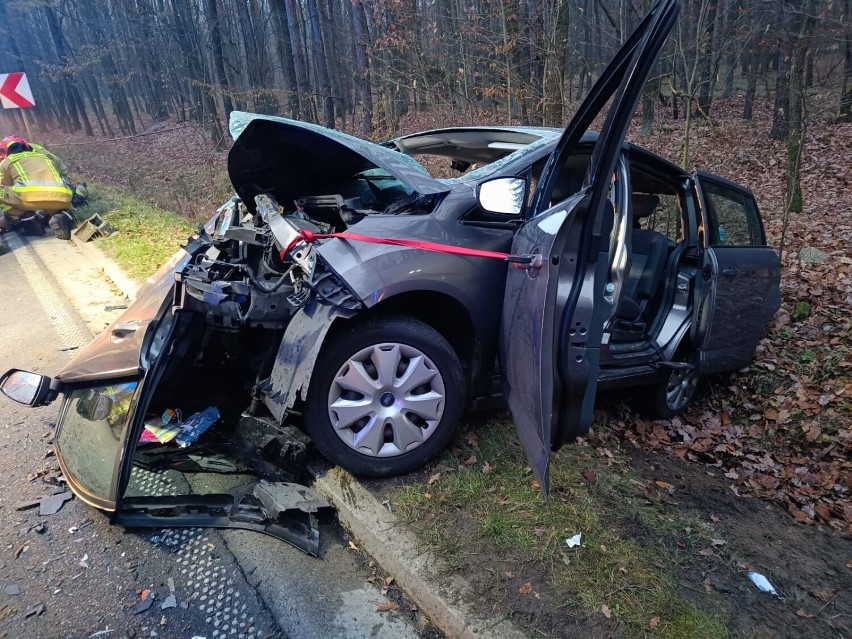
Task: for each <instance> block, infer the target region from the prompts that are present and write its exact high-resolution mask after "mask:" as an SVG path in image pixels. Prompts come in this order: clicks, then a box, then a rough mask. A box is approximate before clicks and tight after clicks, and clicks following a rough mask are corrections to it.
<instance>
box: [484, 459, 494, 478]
mask: <svg viewBox="0 0 852 639" xmlns="http://www.w3.org/2000/svg"><path fill="white" fill-rule="evenodd" d="M492 470H494V466H492V465H491V464H489V463H488V462H485V463H484V464H483V465H482V473H483V474H485V475H487V474H488V473H490V472H491V471H492Z"/></svg>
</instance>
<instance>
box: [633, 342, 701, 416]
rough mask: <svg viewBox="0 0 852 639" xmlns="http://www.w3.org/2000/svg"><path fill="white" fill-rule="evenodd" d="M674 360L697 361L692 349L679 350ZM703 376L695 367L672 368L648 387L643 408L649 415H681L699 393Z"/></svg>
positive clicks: (694, 362) (693, 363) (687, 362)
mask: <svg viewBox="0 0 852 639" xmlns="http://www.w3.org/2000/svg"><path fill="white" fill-rule="evenodd" d="M674 361H676V362H683V363H686V364H692V365H693V366H694V365H695V364H696V363H697V361H696V358H695V354H694V353H693V352H692V351H691V350H687V349H684V350H683V351H679V352H678V354H677V355H676V356H675V357H674ZM700 385H701V376H700V375H699V374H698V372H697V371H696V369H695V368H693V369H692V370H677V369H672V370H670V371H669V373H668V375H666V376H665V377H663V379H662V380H661V381H659V382H658V383H656V384H654V385H653V386H651V387H650V388H649V389H648V391H649V392H648V394H647V395H646V396H645V400H644V401H643V403H642V410H643V412H644V413H646V414H647V415H648V416H649V417H653V418H656V419H671V418H672V417H676V416H678V415H680V414H681V413H682V412H683V411H684V410H686V408H687V407H688V406H689V405H690V404H691V403H692V402H693V400H694V399H695V398H696V396H697V395H698V389H699V387H700Z"/></svg>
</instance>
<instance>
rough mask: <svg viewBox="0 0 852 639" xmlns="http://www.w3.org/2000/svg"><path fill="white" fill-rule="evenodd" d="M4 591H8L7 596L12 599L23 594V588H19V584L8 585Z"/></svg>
mask: <svg viewBox="0 0 852 639" xmlns="http://www.w3.org/2000/svg"><path fill="white" fill-rule="evenodd" d="M4 590H5V591H6V594H7V595H9V596H10V597H12V596H14V595H20V594H21V588H20V587H19V586H18V584H8V585H7V586H6V588H5V589H4Z"/></svg>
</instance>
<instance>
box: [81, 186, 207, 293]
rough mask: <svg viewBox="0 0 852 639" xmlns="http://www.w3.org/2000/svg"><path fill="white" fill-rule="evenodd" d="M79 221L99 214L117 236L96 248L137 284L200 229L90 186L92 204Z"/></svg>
mask: <svg viewBox="0 0 852 639" xmlns="http://www.w3.org/2000/svg"><path fill="white" fill-rule="evenodd" d="M76 214H77V217H78V218H79V219H80V220H83V219H86V218H88V217H90V216H92V215H94V214H98V215H99V216H100V217H101V218H102V219H104V220H106V221H107V222H109V223H110V224H111V225H112V227H113V228H114V229H116V231H117V233H114V234H113V235H111V236H109V237H104V238H100V239H98V240H97V245H98V247H99V248H101V249H102V250H103V251H104V252H105V253H106V254H107V255H109V256H110V257H111V258H112V259H114V260H115V261H116V263H117V264H118V265H119V266H120V267H121V268H122V269H124V271H125V272H126V273H127V274H128V275H129V276H130V277H132V278H133V279H134V280H136V281H138V282H142V281H144V280H145V279H146V278H147V277H148V276H149V275H151V273H153V272H154V271H155V270H156V269H157V268H159V266H160V265H161V264H163V262H165V261H166V260H167V259H168V258H169V257H170V256H171V255H172V254H174V252H175V251H176V250H177V249H178V248H179V247H180V246H181V244H185V243H186V239H187V238H188V237H189V236H190V235H191V234H192V233H193V232H194V231H195V230H196V228H197V226H196V225H194V224H192V223H190V222H189V221H188V220H187V219H186V218H184V217H181V216H179V215H177V214H176V213H173V212H171V211H167V210H165V209H161V208H159V207H156V206H153V205H151V204H147V203H145V202H143V201H142V200H140V199H138V198H136V197H133V196H131V195H127V194H125V193H123V192H122V191H120V190H119V189H115V188H112V187H109V186H104V185H101V184H95V185H90V186H89V203H88V204H87V205H86V206H84V207H81V208H79V209H77V211H76Z"/></svg>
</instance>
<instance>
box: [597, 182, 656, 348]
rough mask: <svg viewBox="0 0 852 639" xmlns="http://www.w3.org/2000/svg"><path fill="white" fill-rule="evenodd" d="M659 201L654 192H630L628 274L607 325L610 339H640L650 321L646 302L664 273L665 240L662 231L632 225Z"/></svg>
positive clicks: (647, 215) (650, 212) (652, 296)
mask: <svg viewBox="0 0 852 639" xmlns="http://www.w3.org/2000/svg"><path fill="white" fill-rule="evenodd" d="M659 203H660V198H659V197H658V196H656V195H648V194H644V193H636V194H634V195H633V220H634V228H633V230H632V231H631V238H630V239H631V244H632V251H631V264H630V274H629V275H628V277H627V282H626V283H625V287H624V291H623V293H622V296H621V300H620V303H619V306H618V310H617V312H616V314H615V318H614V319H613V322H612V325H611V327H610V328H611V337H612V339H613V340H614V341H635V340H640V339H642V338H643V337H644V336H645V331H646V329H647V327H648V325H649V323H650V322H651V320H653V317H651V316H649V305H650V303H651V302H652V301H653V300H654V298H655V297H656V296H657V292H658V289H659V288H660V283H661V282H662V280H663V276H664V274H665V269H666V258H667V256H668V240H667V239H666V236H665V235H663V234H662V233H658V232H657V231H650V230H643V229H641V228H636V225H637V223H638V221H639V220H641V219H643V218H647V217H650V216H651V215H652V214H653V212H654V210H655V209H656V207H657V205H658V204H659Z"/></svg>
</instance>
